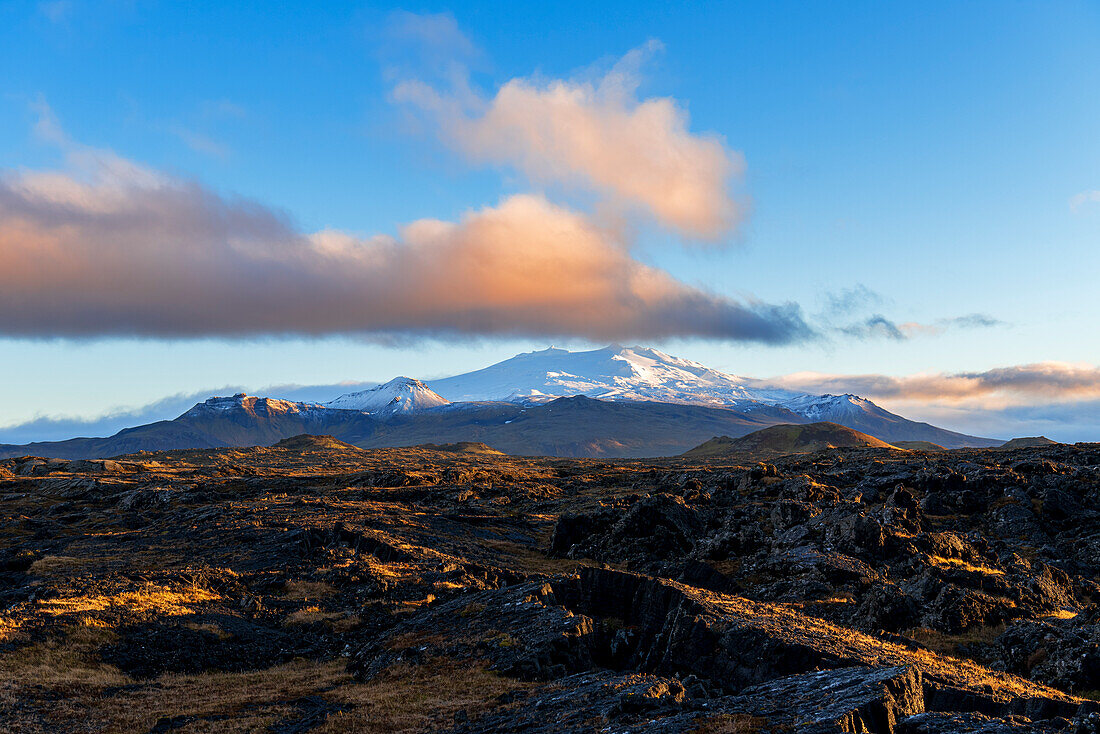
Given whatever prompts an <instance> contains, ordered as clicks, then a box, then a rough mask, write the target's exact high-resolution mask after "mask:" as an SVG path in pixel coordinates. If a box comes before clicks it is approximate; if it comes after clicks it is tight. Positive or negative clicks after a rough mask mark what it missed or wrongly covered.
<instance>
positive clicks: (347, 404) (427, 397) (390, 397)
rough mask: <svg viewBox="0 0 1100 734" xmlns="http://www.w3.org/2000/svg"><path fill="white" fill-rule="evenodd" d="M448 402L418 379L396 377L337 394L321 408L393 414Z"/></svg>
mask: <svg viewBox="0 0 1100 734" xmlns="http://www.w3.org/2000/svg"><path fill="white" fill-rule="evenodd" d="M449 402H450V401H449V400H447V399H445V398H443V397H441V396H439V395H438V394H437V393H435V392H434V391H432V389H431V388H430V387H428V386H427V385H425V384H424V383H423V382H421V381H420V380H416V379H413V378H412V377H405V376H400V377H395V378H393V379H392V380H390V381H389V382H387V383H385V384H383V385H378V386H377V387H372V388H370V389H368V390H360V391H358V392H353V393H348V394H347V395H341V396H340V397H338V398H336V399H335V400H332V401H330V402H328V403H325V407H328V408H338V409H340V410H361V411H366V412H368V413H381V414H384V415H394V414H398V413H413V412H418V411H421V410H427V409H429V408H437V407H439V406H441V405H447V404H448V403H449Z"/></svg>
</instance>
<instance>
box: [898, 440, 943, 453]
mask: <svg viewBox="0 0 1100 734" xmlns="http://www.w3.org/2000/svg"><path fill="white" fill-rule="evenodd" d="M891 445H892V446H897V447H898V448H899V449H905V450H906V451H946V450H947V449H946V448H945V447H943V446H940V445H939V444H938V443H932V442H931V441H893V442H891Z"/></svg>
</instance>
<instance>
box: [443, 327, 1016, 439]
mask: <svg viewBox="0 0 1100 734" xmlns="http://www.w3.org/2000/svg"><path fill="white" fill-rule="evenodd" d="M428 385H429V386H430V387H431V389H433V390H435V391H436V392H437V393H439V394H440V395H442V396H443V397H445V398H447V399H448V400H451V401H453V402H456V403H459V402H468V401H479V400H497V401H508V402H527V403H530V402H544V401H545V400H548V399H552V398H557V397H569V396H575V395H583V396H586V397H590V398H598V399H600V400H612V401H655V402H662V403H679V404H685V405H705V406H717V407H728V408H733V409H735V410H738V411H741V412H743V413H746V414H754V413H755V414H758V415H763V414H767V415H770V416H771V417H772V418H773V419H775V420H776V421H777V422H798V419H802V420H804V421H806V422H818V421H829V422H832V423H839V424H840V425H842V426H847V427H848V428H853V429H855V430H857V431H863V432H865V433H869V434H871V435H872V436H875V437H876V438H880V439H882V440H884V441H896V440H927V441H932V442H934V443H939V444H941V445H944V446H985V445H993V444H995V443H996V442H994V441H990V440H987V439H980V438H976V437H974V436H965V435H963V434H959V433H955V432H952V431H947V430H944V429H942V428H936V427H935V426H931V425H929V424H927V423H918V422H915V421H910V420H908V419H906V418H903V417H901V416H899V415H895V414H893V413H891V412H889V411H888V410H885V409H884V408H882V407H880V406H878V405H876V404H875V403H873V402H871V401H870V400H867V399H865V398H861V397H859V396H857V395H811V394H807V393H803V392H798V391H794V390H788V389H785V388H780V387H774V386H770V385H768V384H767V383H766V382H764V381H762V380H757V379H753V378H749V377H741V376H738V375H733V374H729V373H726V372H720V371H719V370H715V369H712V368H710V367H707V366H706V365H703V364H700V363H698V362H692V361H691V360H687V359H681V358H679V357H673V356H671V355H669V354H665V353H664V352H661V351H658V350H656V349H649V348H646V347H623V346H619V345H617V344H613V345H611V346H607V347H604V348H603V349H594V350H591V351H587V352H570V351H568V350H565V349H554V348H553V347H551V348H550V349H545V350H542V351H539V352H528V353H525V354H519V355H516V356H515V357H512V358H511V359H506V360H504V361H503V362H498V363H497V364H494V365H491V366H489V367H486V368H484V369H480V370H477V371H475V372H468V373H466V374H463V375H456V376H455V377H447V378H444V379H440V380H432V381H430V382H429V383H428ZM784 416H786V419H784Z"/></svg>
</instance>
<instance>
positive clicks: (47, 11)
mask: <svg viewBox="0 0 1100 734" xmlns="http://www.w3.org/2000/svg"><path fill="white" fill-rule="evenodd" d="M72 10H73V4H72V2H70V0H51V1H50V2H40V3H38V12H40V13H42V15H44V16H46V18H48V19H49V21H50V22H51V23H61V22H64V21H65V20H67V19H68V17H69V15H70V14H71V13H72Z"/></svg>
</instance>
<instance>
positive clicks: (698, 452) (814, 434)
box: [683, 422, 896, 459]
mask: <svg viewBox="0 0 1100 734" xmlns="http://www.w3.org/2000/svg"><path fill="white" fill-rule="evenodd" d="M836 448H876V449H890V448H896V447H894V446H891V445H890V444H888V443H886V442H885V441H880V440H879V439H877V438H875V437H874V436H868V435H867V434H866V433H860V432H859V431H854V430H852V429H851V428H847V427H845V426H842V425H839V424H837V423H829V422H820V423H807V424H804V425H779V426H771V427H769V428H764V429H761V430H759V431H754V432H753V433H750V434H748V435H745V436H741V437H740V438H730V437H729V436H716V437H715V438H712V439H711V440H709V441H706V442H705V443H703V444H700V445H699V446H696V447H695V448H693V449H691V450H690V451H687V452H685V453H684V454H683V456H685V457H691V458H696V459H699V458H705V457H719V456H726V455H730V454H741V453H745V454H755V455H766V456H772V455H775V456H778V455H785V454H803V453H809V452H811V451H820V450H822V449H836Z"/></svg>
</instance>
